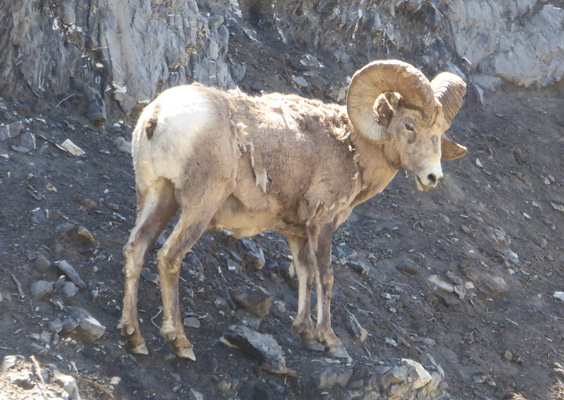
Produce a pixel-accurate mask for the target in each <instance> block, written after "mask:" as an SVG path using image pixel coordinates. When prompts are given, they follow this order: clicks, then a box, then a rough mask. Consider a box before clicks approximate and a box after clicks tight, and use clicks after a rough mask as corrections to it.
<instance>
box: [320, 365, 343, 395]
mask: <svg viewBox="0 0 564 400" xmlns="http://www.w3.org/2000/svg"><path fill="white" fill-rule="evenodd" d="M352 375H353V369H352V368H348V367H346V368H343V367H334V366H331V367H328V368H325V369H323V370H319V371H315V372H314V373H313V375H312V379H313V382H314V385H315V387H317V389H319V390H321V391H327V390H331V389H333V388H336V387H341V388H344V387H347V385H348V383H349V381H350V380H351V377H352Z"/></svg>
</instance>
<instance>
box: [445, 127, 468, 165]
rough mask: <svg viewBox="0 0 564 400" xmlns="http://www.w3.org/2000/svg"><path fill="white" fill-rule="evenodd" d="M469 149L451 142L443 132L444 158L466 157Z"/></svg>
mask: <svg viewBox="0 0 564 400" xmlns="http://www.w3.org/2000/svg"><path fill="white" fill-rule="evenodd" d="M467 152H468V149H467V148H466V147H464V146H461V145H459V144H458V143H454V142H451V141H450V140H449V139H448V138H447V137H446V136H445V135H444V133H443V135H442V136H441V154H442V158H443V160H456V159H457V158H460V157H464V155H465V154H466V153H467Z"/></svg>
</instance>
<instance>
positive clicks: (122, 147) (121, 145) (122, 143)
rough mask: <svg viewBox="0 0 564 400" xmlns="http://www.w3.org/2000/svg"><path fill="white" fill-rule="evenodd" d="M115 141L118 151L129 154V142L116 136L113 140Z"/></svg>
mask: <svg viewBox="0 0 564 400" xmlns="http://www.w3.org/2000/svg"><path fill="white" fill-rule="evenodd" d="M115 143H116V147H117V149H118V150H119V151H121V152H123V153H126V154H131V142H128V141H127V140H125V139H124V138H123V137H121V136H118V137H117V138H116V140H115Z"/></svg>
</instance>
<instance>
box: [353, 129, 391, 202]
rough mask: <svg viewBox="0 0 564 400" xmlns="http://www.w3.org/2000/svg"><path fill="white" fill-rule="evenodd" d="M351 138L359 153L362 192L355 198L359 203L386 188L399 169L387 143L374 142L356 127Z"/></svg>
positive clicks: (358, 161)
mask: <svg viewBox="0 0 564 400" xmlns="http://www.w3.org/2000/svg"><path fill="white" fill-rule="evenodd" d="M350 138H351V143H352V145H353V146H354V148H355V152H356V154H357V155H358V158H357V163H358V167H359V170H360V178H361V180H360V183H361V192H360V193H359V195H358V196H357V198H356V199H355V204H359V203H362V202H364V201H366V200H368V199H370V198H371V197H373V196H374V195H376V194H378V193H380V192H381V191H382V190H384V188H385V187H386V186H387V185H388V184H389V183H390V182H391V180H392V179H393V178H394V176H395V175H396V173H397V172H398V170H399V169H398V168H397V167H396V165H397V162H396V160H395V159H394V158H392V154H391V153H390V149H388V147H389V146H387V145H386V144H382V143H374V142H372V141H370V140H368V139H367V138H365V137H364V136H362V135H360V134H359V133H358V132H357V131H356V130H354V129H353V130H352V132H351V136H350Z"/></svg>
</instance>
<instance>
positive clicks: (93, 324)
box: [65, 307, 106, 343]
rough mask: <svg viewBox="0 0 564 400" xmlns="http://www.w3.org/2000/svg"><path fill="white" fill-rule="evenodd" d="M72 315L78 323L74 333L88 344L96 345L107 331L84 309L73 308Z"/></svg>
mask: <svg viewBox="0 0 564 400" xmlns="http://www.w3.org/2000/svg"><path fill="white" fill-rule="evenodd" d="M71 314H72V317H73V319H75V320H76V321H77V325H76V327H75V328H74V329H72V331H73V332H74V333H76V334H77V335H78V336H79V337H80V338H82V339H84V340H85V341H86V342H89V343H94V342H95V341H96V340H98V339H99V338H101V337H102V335H103V334H104V332H105V331H106V327H105V326H103V325H102V324H101V323H100V322H98V320H97V319H96V318H94V317H93V316H92V315H91V314H90V313H89V312H88V311H87V310H85V309H84V308H79V307H73V308H71ZM65 323H66V322H65Z"/></svg>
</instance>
